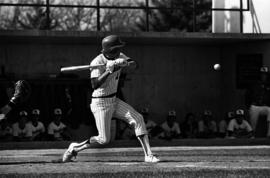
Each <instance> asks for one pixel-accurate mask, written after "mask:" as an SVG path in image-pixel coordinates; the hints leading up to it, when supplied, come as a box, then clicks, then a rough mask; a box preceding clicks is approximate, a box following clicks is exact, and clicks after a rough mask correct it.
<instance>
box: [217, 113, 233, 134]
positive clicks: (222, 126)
mask: <svg viewBox="0 0 270 178" xmlns="http://www.w3.org/2000/svg"><path fill="white" fill-rule="evenodd" d="M233 118H234V112H232V111H230V112H227V113H226V115H225V118H223V119H222V120H221V121H220V122H219V124H218V137H220V138H225V137H226V134H227V128H228V124H229V122H230V121H231V120H232V119H233Z"/></svg>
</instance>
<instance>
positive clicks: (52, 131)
mask: <svg viewBox="0 0 270 178" xmlns="http://www.w3.org/2000/svg"><path fill="white" fill-rule="evenodd" d="M61 119H62V110H61V109H60V108H56V109H54V120H53V121H52V122H51V123H50V124H49V126H48V135H49V140H51V141H63V140H70V136H69V134H68V133H67V130H66V129H67V127H66V125H65V124H64V123H63V122H61Z"/></svg>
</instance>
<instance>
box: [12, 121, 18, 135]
mask: <svg viewBox="0 0 270 178" xmlns="http://www.w3.org/2000/svg"><path fill="white" fill-rule="evenodd" d="M12 131H13V132H12V135H13V136H14V137H18V135H19V133H18V129H17V128H16V124H13V125H12Z"/></svg>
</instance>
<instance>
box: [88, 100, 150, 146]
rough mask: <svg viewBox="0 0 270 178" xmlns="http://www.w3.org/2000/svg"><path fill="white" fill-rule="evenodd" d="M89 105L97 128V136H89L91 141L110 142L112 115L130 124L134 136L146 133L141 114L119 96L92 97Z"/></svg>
mask: <svg viewBox="0 0 270 178" xmlns="http://www.w3.org/2000/svg"><path fill="white" fill-rule="evenodd" d="M90 106H91V110H92V112H93V115H94V117H95V121H96V126H97V130H98V136H94V137H91V138H90V142H92V143H93V142H98V143H99V144H106V143H109V142H110V138H111V131H110V129H111V119H112V117H115V118H117V119H121V120H123V121H125V122H127V123H128V124H130V125H132V126H133V127H134V129H135V134H136V136H140V135H144V134H147V130H146V127H145V123H144V120H143V116H142V115H141V114H140V113H138V112H137V111H136V110H135V109H133V108H132V107H131V106H130V105H128V104H127V103H125V102H124V101H122V100H120V99H119V98H116V97H113V98H92V103H91V105H90Z"/></svg>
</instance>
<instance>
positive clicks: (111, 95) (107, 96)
mask: <svg viewBox="0 0 270 178" xmlns="http://www.w3.org/2000/svg"><path fill="white" fill-rule="evenodd" d="M115 96H116V93H112V94H110V95H106V96H92V98H112V97H115Z"/></svg>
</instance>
